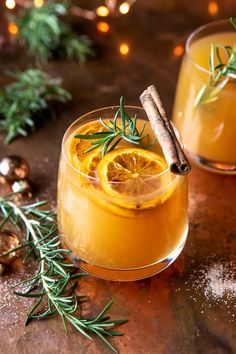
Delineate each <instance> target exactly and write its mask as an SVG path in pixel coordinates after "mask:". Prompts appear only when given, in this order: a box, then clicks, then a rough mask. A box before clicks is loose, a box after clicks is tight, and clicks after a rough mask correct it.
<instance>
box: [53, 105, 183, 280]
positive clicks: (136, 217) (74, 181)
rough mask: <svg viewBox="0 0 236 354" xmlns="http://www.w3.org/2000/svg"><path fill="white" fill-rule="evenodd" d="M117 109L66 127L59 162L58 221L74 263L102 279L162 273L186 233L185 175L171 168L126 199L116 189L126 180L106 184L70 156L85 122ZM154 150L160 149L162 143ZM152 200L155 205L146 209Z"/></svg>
mask: <svg viewBox="0 0 236 354" xmlns="http://www.w3.org/2000/svg"><path fill="white" fill-rule="evenodd" d="M117 108H118V107H108V108H103V109H99V110H96V111H93V112H90V113H88V114H86V115H84V116H82V117H81V118H79V119H78V120H76V121H75V122H74V123H73V124H72V125H71V126H70V127H69V128H68V130H67V131H66V133H65V135H64V138H63V142H62V152H61V159H60V166H59V179H58V224H59V231H60V234H61V235H62V243H63V245H64V247H66V248H68V249H70V250H71V251H72V253H71V256H70V257H71V259H72V261H73V262H74V263H75V264H77V265H79V266H80V267H81V268H82V269H84V270H85V271H87V272H89V273H91V274H93V275H95V276H98V277H100V278H104V279H109V280H118V281H128V280H136V279H142V278H146V277H149V276H151V275H153V274H155V273H158V272H160V271H161V270H163V269H165V268H166V267H167V266H168V265H170V264H171V263H172V262H173V261H174V260H175V259H176V258H177V257H178V255H179V254H180V252H181V251H182V249H183V246H184V244H185V241H186V237H187V232H188V192H187V178H186V176H177V175H174V174H172V173H171V172H170V170H169V168H168V167H167V168H166V169H165V170H164V171H162V172H161V173H160V174H157V175H155V176H153V177H151V178H147V184H148V187H149V192H148V193H146V192H145V193H142V191H140V192H139V193H137V194H136V195H133V196H131V197H129V198H128V197H127V198H126V199H125V201H124V198H123V195H122V194H121V196H120V197H119V196H117V193H116V192H117V191H118V192H119V191H123V190H124V188H125V183H126V182H116V181H113V182H107V183H109V186H108V185H105V187H104V184H101V180H100V179H99V178H98V177H97V176H96V175H95V174H94V173H93V172H91V170H90V172H89V173H88V174H87V175H86V174H85V173H82V172H81V170H80V168H78V167H77V166H76V163H75V162H74V161H75V160H74V159H75V158H76V156H72V154H71V146H73V139H75V138H74V135H75V134H76V133H77V132H78V130H80V129H81V128H83V126H86V125H87V126H89V127H90V128H89V129H90V130H91V129H93V124H94V125H96V124H98V122H97V120H98V118H99V117H102V118H103V119H105V120H106V119H111V118H112V117H114V113H115V112H116V110H117ZM125 109H126V111H127V113H128V114H130V116H134V115H135V114H136V115H137V117H138V118H143V117H144V116H145V112H144V110H143V109H142V108H138V107H125ZM141 121H142V122H143V119H141ZM138 125H139V122H138ZM149 130H150V127H147V131H148V133H150V134H152V133H151V132H150V131H149ZM71 144H72V145H71ZM121 145H122V144H121ZM127 147H128V148H129V145H127ZM149 148H150V149H152V147H149ZM155 151H158V152H160V151H161V149H160V146H159V145H158V144H157V146H156V147H155ZM160 153H161V152H160ZM108 154H110V153H108ZM106 156H107V155H106ZM86 159H89V157H88V158H85V159H84V161H87V160H86ZM84 161H83V163H85V162H84ZM107 190H113V191H115V194H114V195H112V193H111V194H109V193H106V191H107ZM150 200H151V201H153V200H154V201H155V205H151V204H150V205H151V206H150V207H147V208H142V205H146V206H147V205H149V204H148V203H149V202H150ZM130 206H135V207H133V208H132V207H130ZM140 206H141V207H140Z"/></svg>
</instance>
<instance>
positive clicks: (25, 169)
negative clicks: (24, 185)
mask: <svg viewBox="0 0 236 354" xmlns="http://www.w3.org/2000/svg"><path fill="white" fill-rule="evenodd" d="M28 175H29V164H28V162H27V161H26V160H25V159H23V158H22V157H20V156H17V155H12V156H7V157H3V158H2V159H1V160H0V176H1V177H3V178H5V179H6V180H7V181H9V182H14V181H19V180H24V179H25V178H27V177H28Z"/></svg>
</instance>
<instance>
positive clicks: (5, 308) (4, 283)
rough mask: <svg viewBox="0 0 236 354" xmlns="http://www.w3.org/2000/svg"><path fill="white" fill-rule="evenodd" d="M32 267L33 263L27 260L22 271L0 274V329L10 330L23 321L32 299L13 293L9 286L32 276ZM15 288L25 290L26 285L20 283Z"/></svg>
mask: <svg viewBox="0 0 236 354" xmlns="http://www.w3.org/2000/svg"><path fill="white" fill-rule="evenodd" d="M34 269H35V268H34V266H33V263H31V262H29V264H28V266H27V267H26V268H25V269H24V271H23V272H18V271H14V272H13V271H12V272H10V273H8V274H7V273H6V274H3V275H2V276H0V312H1V321H0V331H1V330H4V329H6V328H7V329H8V331H12V330H13V329H14V328H15V327H16V326H17V325H22V323H23V322H24V320H25V314H26V312H27V310H28V309H29V306H30V305H31V303H32V302H33V299H28V298H24V297H20V296H16V295H14V294H13V290H14V289H12V288H11V287H12V286H13V285H14V284H16V283H18V282H20V281H22V280H24V279H26V278H28V277H31V276H33V274H34ZM16 289H17V290H19V291H25V290H26V289H27V286H26V285H25V284H21V285H19V286H18V287H17V288H16ZM16 289H15V290H16Z"/></svg>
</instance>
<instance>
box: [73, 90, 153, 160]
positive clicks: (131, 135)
mask: <svg viewBox="0 0 236 354" xmlns="http://www.w3.org/2000/svg"><path fill="white" fill-rule="evenodd" d="M119 116H120V117H121V127H120V126H118V125H117V119H118V117H119ZM99 121H100V123H101V126H102V127H103V131H101V132H97V133H94V134H77V135H75V138H77V139H85V140H95V141H93V142H91V147H90V148H89V149H87V150H85V151H84V154H85V153H87V152H90V151H92V150H95V149H97V148H101V149H102V156H104V155H105V154H106V153H108V152H110V151H112V150H114V149H115V147H116V146H117V145H118V144H119V143H120V141H121V140H122V139H123V140H126V141H128V142H129V143H131V144H135V145H140V144H141V142H142V140H143V139H144V138H145V137H146V136H144V135H143V134H144V130H145V126H146V124H147V122H145V123H144V124H143V126H142V129H141V130H140V132H139V131H138V129H137V126H136V124H137V116H134V117H133V118H131V117H130V116H129V115H128V113H127V112H126V111H125V108H124V101H123V97H121V99H120V107H119V109H118V110H117V111H116V113H115V115H114V118H113V120H109V123H110V124H107V123H106V122H104V120H103V119H102V118H99Z"/></svg>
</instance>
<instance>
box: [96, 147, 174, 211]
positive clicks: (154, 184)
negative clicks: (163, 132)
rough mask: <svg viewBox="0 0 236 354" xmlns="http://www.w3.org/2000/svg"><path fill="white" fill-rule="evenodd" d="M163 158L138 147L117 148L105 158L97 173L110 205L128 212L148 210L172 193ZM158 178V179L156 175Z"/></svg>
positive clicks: (170, 179) (170, 178)
mask: <svg viewBox="0 0 236 354" xmlns="http://www.w3.org/2000/svg"><path fill="white" fill-rule="evenodd" d="M167 168H168V166H167V163H166V161H165V159H164V158H163V157H162V156H160V155H158V154H156V153H155V152H151V151H148V150H144V149H141V148H130V147H129V148H120V149H116V150H114V151H112V152H110V153H108V154H107V155H105V156H104V157H103V158H102V159H101V161H100V162H99V164H98V167H97V174H98V178H99V180H100V185H101V188H102V190H103V191H104V192H105V193H106V194H107V195H109V196H110V197H112V201H113V203H115V204H117V205H119V206H121V207H123V208H128V209H148V208H153V207H156V206H157V205H159V204H162V203H163V202H164V201H166V200H167V199H168V198H169V197H170V196H171V194H172V193H173V183H171V181H172V176H171V173H170V172H169V171H167V172H165V173H162V172H164V171H165V170H166V169H167ZM157 175H159V176H157Z"/></svg>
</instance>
